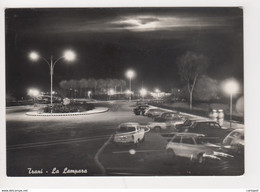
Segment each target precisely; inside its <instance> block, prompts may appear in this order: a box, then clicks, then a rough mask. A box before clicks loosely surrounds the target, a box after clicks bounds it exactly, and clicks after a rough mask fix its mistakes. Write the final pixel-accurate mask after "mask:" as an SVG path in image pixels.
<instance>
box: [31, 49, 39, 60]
mask: <svg viewBox="0 0 260 192" xmlns="http://www.w3.org/2000/svg"><path fill="white" fill-rule="evenodd" d="M39 57H40V56H39V54H38V53H37V52H35V51H32V52H31V53H30V54H29V58H30V59H31V60H33V61H37V60H38V59H39Z"/></svg>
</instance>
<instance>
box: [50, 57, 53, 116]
mask: <svg viewBox="0 0 260 192" xmlns="http://www.w3.org/2000/svg"><path fill="white" fill-rule="evenodd" d="M53 69H54V66H53V61H52V56H51V65H50V74H51V113H52V89H53Z"/></svg>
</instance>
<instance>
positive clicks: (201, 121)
mask: <svg viewBox="0 0 260 192" xmlns="http://www.w3.org/2000/svg"><path fill="white" fill-rule="evenodd" d="M195 122H197V123H204V122H205V123H217V122H216V121H214V120H209V119H198V120H195Z"/></svg>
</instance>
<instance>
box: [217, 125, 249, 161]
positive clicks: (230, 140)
mask: <svg viewBox="0 0 260 192" xmlns="http://www.w3.org/2000/svg"><path fill="white" fill-rule="evenodd" d="M222 147H223V149H224V151H226V152H228V153H231V154H233V155H236V156H237V155H244V148H245V141H244V129H235V130H233V131H232V132H230V133H229V134H228V135H227V136H226V137H225V138H224V140H223V142H222Z"/></svg>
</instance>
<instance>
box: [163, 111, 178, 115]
mask: <svg viewBox="0 0 260 192" xmlns="http://www.w3.org/2000/svg"><path fill="white" fill-rule="evenodd" d="M166 113H169V114H179V112H177V111H176V112H174V111H166V112H163V113H162V114H166Z"/></svg>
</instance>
